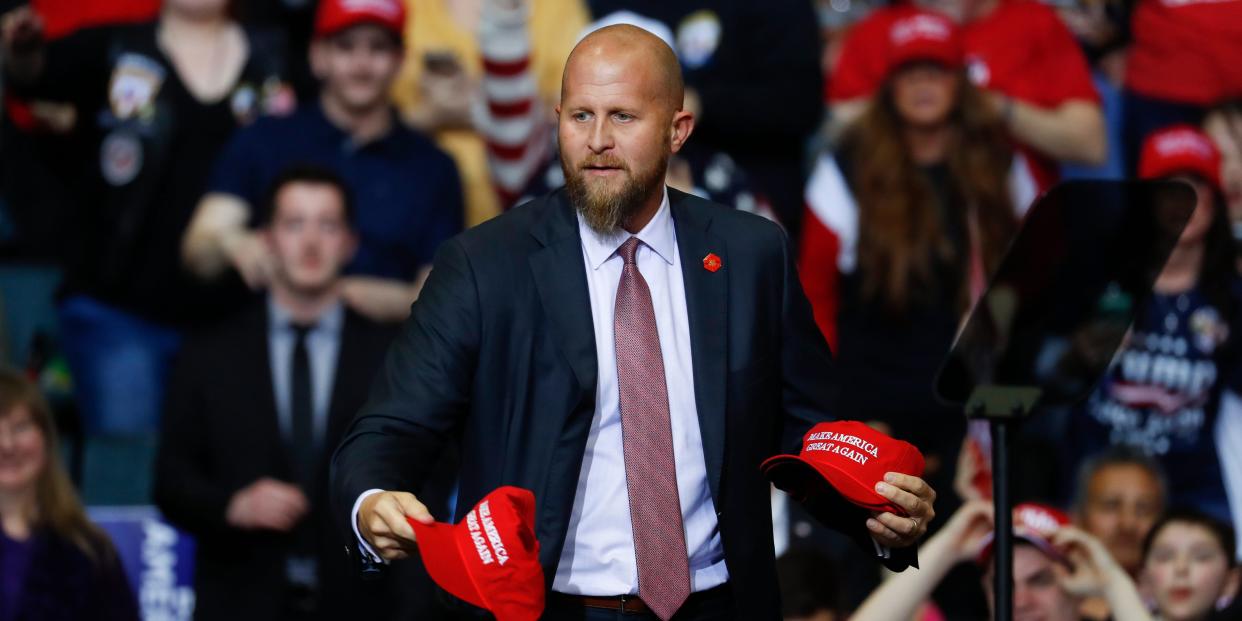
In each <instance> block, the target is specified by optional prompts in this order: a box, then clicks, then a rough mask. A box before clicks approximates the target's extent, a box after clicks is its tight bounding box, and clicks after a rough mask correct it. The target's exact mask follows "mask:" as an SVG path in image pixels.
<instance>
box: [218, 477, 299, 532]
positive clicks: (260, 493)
mask: <svg viewBox="0 0 1242 621" xmlns="http://www.w3.org/2000/svg"><path fill="white" fill-rule="evenodd" d="M309 507H310V504H309V503H308V502H307V500H306V495H305V494H303V493H302V490H301V489H299V488H298V487H297V486H296V485H290V484H289V483H285V482H283V481H277V480H276V479H269V478H262V479H259V480H258V481H255V482H254V483H251V484H250V485H247V486H246V487H243V488H242V489H240V490H238V491H237V492H236V493H235V494H233V497H232V498H231V499H229V506H228V509H227V510H226V512H225V521H227V522H228V523H229V525H230V526H233V527H235V528H240V529H242V530H274V531H279V532H288V531H289V530H290V529H292V528H293V527H294V526H296V525H297V523H298V522H299V521H300V520H301V519H302V517H303V516H305V515H306V511H307V509H309Z"/></svg>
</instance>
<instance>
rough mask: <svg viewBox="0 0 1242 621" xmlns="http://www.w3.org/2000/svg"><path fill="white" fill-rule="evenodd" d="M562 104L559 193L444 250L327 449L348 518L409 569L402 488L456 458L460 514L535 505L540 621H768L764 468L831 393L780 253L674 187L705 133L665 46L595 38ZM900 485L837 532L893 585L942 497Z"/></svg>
mask: <svg viewBox="0 0 1242 621" xmlns="http://www.w3.org/2000/svg"><path fill="white" fill-rule="evenodd" d="M562 89H563V90H562V92H561V101H560V105H559V106H558V107H557V109H556V114H557V117H558V119H559V135H560V148H561V164H562V167H563V168H564V171H565V179H566V187H565V188H563V189H561V190H558V191H555V192H553V193H551V194H549V195H547V196H544V197H542V198H540V199H537V200H534V201H531V202H530V203H527V204H525V205H522V206H520V207H517V208H515V209H513V210H511V211H509V212H507V213H506V214H504V215H502V216H500V217H498V218H496V219H494V220H491V221H489V222H487V223H485V224H482V225H480V226H478V227H476V228H474V229H472V230H470V231H467V232H465V233H463V234H461V235H460V236H458V237H456V238H454V239H452V240H450V241H448V242H446V243H445V244H444V246H443V247H442V248H441V249H440V252H439V253H438V255H437V257H436V261H435V267H434V269H433V271H432V273H431V277H430V279H429V280H428V281H427V284H426V286H425V287H424V288H423V292H422V295H421V296H420V297H419V300H418V302H417V303H415V304H414V307H413V309H412V311H411V314H410V318H409V320H408V321H407V322H406V324H405V326H404V328H403V331H402V334H401V336H400V337H399V338H398V340H397V342H396V343H395V344H394V345H393V346H392V349H391V351H390V352H389V355H388V359H387V362H386V365H385V368H384V370H383V372H382V373H381V376H380V378H379V380H378V381H377V383H376V386H375V389H374V393H373V395H372V399H371V401H370V403H369V404H368V405H367V406H366V407H365V408H364V409H363V410H362V412H361V413H360V414H359V415H358V417H357V418H356V419H355V421H354V423H353V426H352V428H351V430H350V432H349V433H348V435H347V436H346V438H345V440H344V442H343V443H342V444H341V446H340V448H339V449H338V451H337V453H336V456H335V460H334V465H333V472H332V477H333V487H334V492H335V494H336V499H337V504H338V510H339V512H340V515H341V516H342V517H344V518H346V519H347V520H348V528H350V529H352V530H353V531H354V532H355V534H356V535H357V537H358V543H359V547H360V548H361V555H362V556H363V557H364V558H370V559H371V560H373V561H375V560H379V558H377V557H380V558H382V559H383V560H384V561H388V560H393V559H399V558H404V557H406V556H408V555H411V554H417V547H416V542H415V540H414V533H413V530H412V529H411V528H410V526H409V524H408V523H407V522H406V519H405V518H406V516H410V517H413V518H414V519H417V520H420V521H422V522H430V521H431V520H432V516H431V515H429V514H428V511H427V509H426V508H425V507H424V506H423V505H422V504H421V503H420V502H418V499H417V497H416V495H415V494H414V493H411V492H417V490H418V489H419V486H420V485H421V484H422V482H423V481H424V479H425V478H426V477H427V474H428V472H430V470H431V469H432V467H433V465H434V463H435V460H436V455H437V454H438V452H439V449H440V448H441V447H442V446H444V445H445V444H446V443H449V442H457V443H460V447H461V455H462V467H461V482H460V493H459V496H458V502H457V506H458V508H459V509H458V512H459V513H460V512H461V509H462V508H467V509H468V508H470V507H472V506H474V504H475V503H476V502H478V501H479V500H480V499H481V498H482V497H483V496H484V495H486V494H487V493H488V492H490V491H491V490H493V489H495V488H496V487H499V486H501V485H516V486H518V487H523V488H526V489H529V490H532V491H533V492H534V493H535V497H536V502H537V509H536V524H535V534H536V536H537V537H538V539H539V543H540V562H541V564H542V565H543V568H544V575H545V578H546V580H547V587H548V589H549V591H550V594H549V597H548V608H547V611H546V612H545V615H544V618H545V619H613V618H618V615H620V614H622V611H623V610H624V611H627V612H626V615H627V616H626V617H625V618H626V619H642V618H648V619H655V618H659V619H662V620H664V621H667V620H668V619H670V618H675V619H678V620H682V619H686V620H690V619H745V620H747V621H752V620H757V619H779V618H780V606H779V593H778V590H777V583H776V572H775V567H774V561H773V547H772V523H771V517H770V512H769V507H768V489H769V487H768V483H767V482H766V481H765V480H764V478H763V476H762V475H761V473H760V470H759V464H760V462H762V461H763V460H764V459H765V458H767V457H769V456H771V455H774V454H777V453H781V452H796V451H797V450H798V449H799V445H800V439H801V437H802V436H803V434H804V433H805V432H806V430H807V429H809V428H810V427H811V426H812V425H814V424H815V423H818V422H821V421H823V420H826V419H829V418H830V416H831V411H830V408H829V404H830V401H831V393H832V382H833V377H832V368H831V354H830V353H829V350H828V347H827V345H825V343H824V340H823V338H822V337H821V336H820V334H819V331H818V330H817V329H816V327H815V323H814V321H813V319H812V317H811V312H810V308H809V306H808V304H807V301H806V299H805V297H804V296H803V293H802V289H801V288H800V286H799V284H798V278H797V274H796V273H795V272H794V267H793V266H794V262H793V256H792V255H791V252H790V248H789V242H788V240H787V239H786V238H785V236H784V234H783V233H782V231H781V230H780V229H779V228H778V227H777V226H775V225H773V224H772V223H770V222H768V221H766V220H764V219H762V218H759V217H756V216H753V215H750V214H747V213H743V212H739V211H734V210H731V209H728V208H726V207H723V206H719V205H715V204H712V203H709V202H706V201H703V200H701V199H698V198H695V197H693V196H690V195H687V194H682V193H680V192H677V191H675V190H672V189H668V188H666V187H665V185H664V174H665V170H666V168H667V164H668V159H669V156H670V155H671V154H673V153H676V152H677V151H678V150H679V149H681V148H682V146H683V145H684V144H685V143H686V140H687V139H688V138H689V137H690V134H691V132H692V131H693V130H694V117H693V116H692V115H691V114H690V113H689V112H686V111H685V110H682V106H681V102H682V80H681V74H680V69H679V68H678V65H677V59H676V58H675V56H674V55H673V52H672V50H670V49H669V48H668V47H667V46H666V45H665V44H664V43H663V42H662V41H661V40H660V39H658V38H656V37H654V36H652V35H650V34H648V33H646V32H645V31H643V30H640V29H637V28H634V27H630V26H616V27H610V28H605V29H602V30H598V31H596V32H594V33H592V34H591V35H589V36H587V37H586V38H585V39H583V40H582V42H581V43H579V44H578V46H577V47H576V48H575V49H574V51H573V52H572V53H571V54H570V57H569V60H568V61H567V63H566V67H565V75H564V82H563V87H562ZM891 483H892V484H891V485H887V486H886V485H884V484H881V488H882V489H880V490H879V491H880V493H881V494H883V495H885V496H886V497H888V498H890V499H891V500H893V501H894V502H895V503H898V504H899V505H901V506H902V507H904V508H905V509H907V511H908V512H909V515H910V516H911V517H910V518H902V517H898V516H896V515H893V514H888V513H885V514H881V515H877V516H874V517H873V518H871V519H862V518H860V519H858V520H857V521H858V522H859V523H858V524H850V525H847V526H846V528H847V530H853V531H854V533H853V534H855V535H856V537H857V538H858V539H859V540H860V541H862V542H865V544H866V545H867V546H868V547H869V548H871V549H873V550H877V549H878V550H882V551H883V553H884V554H885V555H887V557H888V558H887V559H886V560H885V561H884V562H885V563H886V564H888V565H889V566H891V567H893V568H896V569H900V568H903V567H905V566H906V565H907V564H909V563H910V562H912V561H913V549H912V548H910V546H912V545H913V544H914V543H915V542H916V541H917V540H918V538H919V537H920V536H921V535H922V534H923V532H924V530H925V529H926V525H927V523H928V522H929V521H931V518H932V516H933V511H932V506H931V504H932V501H933V499H934V497H935V494H934V492H932V490H931V489H930V488H928V486H927V485H926V484H925V483H924V482H923V481H922V480H920V479H917V478H913V477H905V476H896V477H894V478H893V479H892V481H891ZM435 517H437V518H440V519H442V520H447V521H456V518H455V517H451V516H435ZM875 544H879V545H875ZM890 551H891V554H889V552H890ZM636 610H637V611H639V612H640V613H641V614H642V615H646V616H645V617H644V616H637V617H635V616H632V614H631V613H633V612H634V611H636Z"/></svg>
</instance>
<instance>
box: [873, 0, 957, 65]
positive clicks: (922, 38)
mask: <svg viewBox="0 0 1242 621" xmlns="http://www.w3.org/2000/svg"><path fill="white" fill-rule="evenodd" d="M965 54H966V52H965V50H964V48H963V44H962V35H961V32H960V31H959V30H958V27H957V24H954V23H953V20H951V19H949V18H948V17H945V16H944V15H941V14H939V13H936V12H933V11H927V10H920V11H917V12H915V13H912V14H910V15H906V16H904V17H902V18H900V19H897V20H896V21H894V22H893V25H892V26H889V28H888V71H887V73H890V74H891V73H892V72H893V71H895V70H896V69H897V68H898V67H900V66H901V65H904V64H906V63H909V62H915V61H931V62H934V63H939V64H941V65H944V66H945V67H948V68H950V69H957V68H959V67H961V66H962V65H963V64H964V63H965Z"/></svg>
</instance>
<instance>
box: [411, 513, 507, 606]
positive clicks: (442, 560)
mask: <svg viewBox="0 0 1242 621" xmlns="http://www.w3.org/2000/svg"><path fill="white" fill-rule="evenodd" d="M406 521H408V522H409V523H410V526H412V527H414V540H415V541H417V542H418V554H419V557H421V558H422V559H423V566H425V567H426V568H427V574H428V575H430V576H431V579H432V580H434V581H435V583H436V584H437V585H439V586H440V588H442V589H444V590H445V591H448V592H449V593H450V594H452V595H453V596H454V597H456V598H458V599H461V600H464V601H466V602H469V603H471V604H474V605H475V606H478V607H480V608H486V607H487V602H486V601H484V599H483V594H482V592H481V591H480V589H479V587H478V585H477V584H475V583H474V580H473V579H472V578H471V577H470V571H469V570H468V569H467V568H466V562H465V559H464V558H463V556H462V555H463V554H466V553H467V551H466V550H462V549H461V547H460V546H459V545H458V539H459V538H458V537H456V536H455V535H454V530H455V529H456V528H457V527H456V526H455V525H453V524H442V523H439V522H436V523H433V524H423V523H422V522H419V521H417V520H415V519H413V518H410V517H407V518H406ZM468 552H470V553H474V551H473V550H469V551H468Z"/></svg>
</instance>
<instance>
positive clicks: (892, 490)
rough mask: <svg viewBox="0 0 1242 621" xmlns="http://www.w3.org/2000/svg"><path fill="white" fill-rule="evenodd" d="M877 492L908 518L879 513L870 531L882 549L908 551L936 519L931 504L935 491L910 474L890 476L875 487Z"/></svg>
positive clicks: (869, 527)
mask: <svg viewBox="0 0 1242 621" xmlns="http://www.w3.org/2000/svg"><path fill="white" fill-rule="evenodd" d="M875 491H876V492H877V493H879V494H880V495H881V496H883V497H885V498H887V499H889V500H890V501H892V502H893V504H895V505H897V506H898V507H901V508H902V509H904V510H905V512H906V517H901V516H899V515H894V514H892V513H888V512H885V513H877V514H875V515H874V516H873V517H872V518H870V519H868V520H867V530H868V531H869V532H870V533H871V536H872V537H874V538H875V540H876V542H877V543H879V544H880V545H885V546H888V547H890V548H906V547H910V546H912V545H914V544H916V543H918V541H919V538H921V537H922V536H923V533H926V532H927V525H928V524H929V523H931V521H932V518H934V517H936V511H935V510H934V509H932V503H933V502H935V501H936V491H935V490H933V489H932V488H931V486H930V485H928V484H927V482H926V481H924V480H923V479H920V478H918V477H912V476H910V475H908V474H900V473H897V472H890V473H888V474H886V475H884V481H882V482H880V483H876V485H875Z"/></svg>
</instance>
